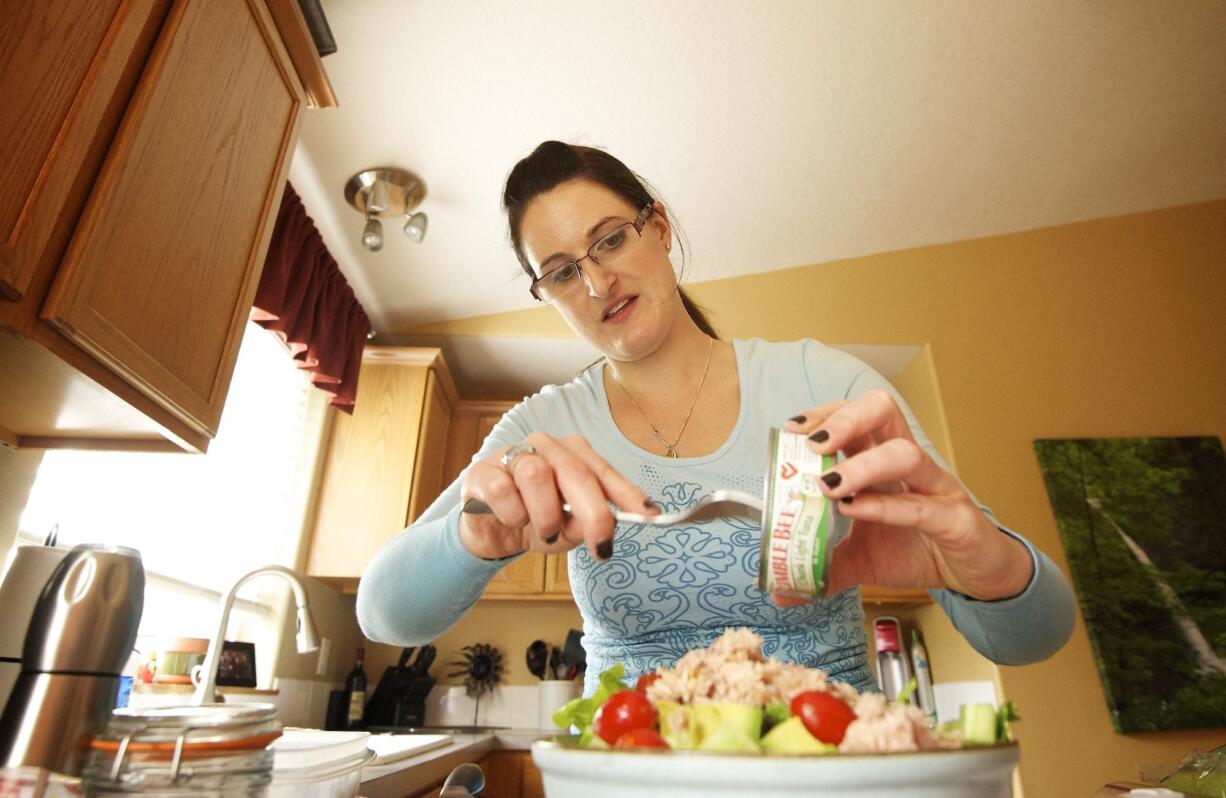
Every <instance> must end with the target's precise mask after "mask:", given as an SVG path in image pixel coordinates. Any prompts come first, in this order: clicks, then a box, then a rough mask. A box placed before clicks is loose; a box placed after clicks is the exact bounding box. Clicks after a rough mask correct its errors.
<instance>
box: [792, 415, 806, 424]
mask: <svg viewBox="0 0 1226 798" xmlns="http://www.w3.org/2000/svg"><path fill="white" fill-rule="evenodd" d="M805 420H806V419H805V417H804V416H792V417H791V418H789V419H788V421H791V422H792V423H793V424H803V423H805Z"/></svg>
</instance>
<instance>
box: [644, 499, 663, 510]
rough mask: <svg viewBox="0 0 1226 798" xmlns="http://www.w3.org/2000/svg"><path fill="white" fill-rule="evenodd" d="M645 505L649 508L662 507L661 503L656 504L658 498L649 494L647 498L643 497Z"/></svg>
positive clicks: (656, 508)
mask: <svg viewBox="0 0 1226 798" xmlns="http://www.w3.org/2000/svg"><path fill="white" fill-rule="evenodd" d="M643 506H644V507H646V508H647V509H648V510H658V509H660V505H658V504H656V500H655V499H653V498H651V497H650V496H648V497H647V498H646V499H643Z"/></svg>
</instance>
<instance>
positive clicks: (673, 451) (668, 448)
mask: <svg viewBox="0 0 1226 798" xmlns="http://www.w3.org/2000/svg"><path fill="white" fill-rule="evenodd" d="M714 349H715V339H714V338H712V339H711V343H710V345H709V346H707V362H706V363H705V364H704V365H703V367H702V379H700V380H698V390H697V391H695V392H694V401H693V402H690V410H689V412H688V413H686V414H685V420H684V421H682V422H681V429H680V430H678V432H677V437H676V438H674V439H673V442H672V443H669V442H668V440H667V439H666V438H665V437H664V436H663V435H661V434H660V430H659V429H658V428H657V427H656V425H655V424H654V423H652V420H651V419H650V418H648V417H647V414H646V413H644V412H643V408H642V407H640V406H639V403H638V402H636V401H635V400H634V396H632V395H631V394H630V392H629V391H627V390H626V386H625V385H622V381H621V380H619V379H617V374H616V372H614V373H613V381H614V382H616V383H617V387H618V388H621V389H622V393H624V394H625V395H626V398H627V399H629V400H630V403H631V404H633V405H634V409H635V410H637V411H639V415H640V416H642V417H643V420H644V421H646V422H647V426H649V427H651V434H652V435H655V436H656V440H658V441H659V442H660V443H662V444H664V449H665V455H666V456H667V457H671V458H673V459H674V460H675V459H677V444H678V443H680V442H681V436H682V435H684V434H685V428H686V425H687V424H689V423H690V416H692V415H694V408H695V407H697V406H698V397H699V396H701V395H702V385H703V383H704V382H706V381H707V371H708V370H710V368H711V352H712V351H713V350H714Z"/></svg>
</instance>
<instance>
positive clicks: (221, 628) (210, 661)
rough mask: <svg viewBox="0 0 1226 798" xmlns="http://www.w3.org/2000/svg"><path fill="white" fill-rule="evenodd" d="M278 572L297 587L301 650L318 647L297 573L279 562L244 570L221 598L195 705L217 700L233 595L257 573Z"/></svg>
mask: <svg viewBox="0 0 1226 798" xmlns="http://www.w3.org/2000/svg"><path fill="white" fill-rule="evenodd" d="M266 574H267V575H268V576H279V577H281V578H282V579H284V580H285V581H287V582H289V586H290V587H291V588H292V589H293V591H294V600H295V602H296V603H297V605H298V618H297V627H298V628H297V634H296V638H297V642H298V653H299V654H307V653H309V652H311V651H315V650H316V649H318V648H319V632H317V631H316V630H315V619H314V618H312V617H311V608H310V607H309V606H307V594H306V588H305V587H303V585H302V580H301V579H300V578H299V577H298V574H296V573H294V572H293V571H291V570H290V569H288V568H285V567H284V566H280V565H265V566H263V567H261V568H257V569H255V570H254V571H251V572H250V573H246V574H243V575H242V576H240V577H239V578H238V580H237V581H235V583H234V585H233V587H231V588H230V591H229V592H228V593H226V595H225V597H224V598H223V599H222V602H221V620H220V621H219V622H218V626H217V634H216V635H214V636H213V639H212V640H211V641H210V642H209V652H208V654H207V655H205V658H204V666H203V668H202V669H201V672H200V684H199V685H198V686H197V687H196V693H195V695H193V696H192V701H191V703H192V705H193V706H202V705H204V704H212V703H215V702H216V701H217V700H218V698H217V696H216V695H215V694H216V692H217V665H218V663H219V662H220V661H221V646H222V642H223V638H225V636H226V624H228V623H229V621H230V610H231V608H233V606H234V597H235V595H236V594H237V593H238V589H239V588H240V587H242V586H243V585H244V584H246V583H247V582H248V581H250V580H252V579H254V578H255V577H257V576H264V575H266Z"/></svg>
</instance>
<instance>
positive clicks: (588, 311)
mask: <svg viewBox="0 0 1226 798" xmlns="http://www.w3.org/2000/svg"><path fill="white" fill-rule="evenodd" d="M503 204H504V207H505V209H506V212H507V217H508V224H509V227H510V234H511V241H512V244H513V246H514V249H515V252H516V254H517V255H518V257H519V260H520V263H521V265H522V266H523V268H524V270H525V271H526V272H527V273H528V274H529V276H530V277H531V278H532V280H533V282H532V289H531V290H532V293H533V296H535V297H536V298H537V299H539V300H542V301H545V302H548V303H549V304H551V305H552V306H553V307H554V308H555V309H556V310H557V312H559V313H560V314H562V317H563V318H564V319H565V320H566V322H567V324H568V325H570V327H571V329H573V330H574V331H575V333H576V334H577V335H579V336H580V337H582V338H583V339H584V340H586V341H587V342H588V343H590V344H592V346H594V347H595V348H596V349H597V350H599V351H600V352H601V353H602V354H603V355H604V358H603V361H602V362H599V363H597V364H596V365H594V366H592V367H590V368H588V369H587V370H586V371H584V372H583V373H582V374H581V375H580V376H578V377H577V378H576V379H575V380H573V381H572V382H570V383H569V384H567V385H563V386H547V387H546V388H544V389H543V390H542V391H541V392H540V393H538V394H536V395H535V396H532V397H530V398H528V399H526V400H525V401H524V402H522V403H521V404H519V405H517V406H516V407H515V408H514V409H512V410H511V411H510V412H508V413H507V414H506V416H504V417H503V419H502V420H501V421H500V422H499V423H498V425H497V426H496V427H495V428H494V430H493V431H492V432H491V434H490V436H489V438H488V439H487V440H486V441H485V443H484V445H483V446H482V448H481V451H480V452H479V453H478V454H477V455H476V456H475V457H474V459H473V462H472V464H471V465H470V466H469V467H468V469H466V470H465V472H464V473H463V474H461V475H460V477H459V478H458V479H457V481H456V482H455V483H454V484H452V485H451V486H450V487H449V488H448V489H447V490H446V491H445V492H444V493H443V495H442V496H440V497H439V499H438V501H436V502H435V503H434V504H433V505H432V506H431V507H430V508H429V509H428V510H427V511H426V512H425V513H424V514H423V515H422V517H421V518H420V519H419V520H418V521H417V523H415V524H414V525H413V526H411V527H410V528H409V529H408V530H406V531H405V532H404V533H403V534H401V535H400V536H398V537H397V538H395V539H394V540H392V541H390V542H389V543H388V544H387V545H386V546H385V547H384V548H383V549H382V550H381V551H380V552H379V554H378V555H377V556H376V557H375V559H374V560H373V561H372V562H371V564H370V566H369V567H368V569H367V571H366V574H365V575H364V577H363V579H362V582H361V586H360V588H359V591H358V604H357V606H358V618H359V620H360V622H361V625H362V628H363V630H364V631H365V633H366V635H367V636H368V637H370V638H371V639H374V640H381V641H385V642H389V643H395V644H400V645H408V644H420V643H424V642H426V641H427V640H430V639H432V638H434V637H435V636H437V635H438V634H439V633H440V632H442V631H444V630H445V629H446V628H448V627H449V626H451V625H452V624H453V623H455V622H456V621H457V620H458V619H459V618H460V616H461V615H463V613H464V612H465V611H467V609H468V608H469V607H470V606H472V604H473V602H475V601H476V600H477V598H478V597H479V596H480V594H481V592H482V590H483V589H484V587H485V585H486V583H487V582H488V580H489V579H490V577H492V576H493V575H494V574H495V573H496V572H497V570H498V569H499V568H500V567H502V565H503V564H505V561H506V560H507V559H508V558H511V557H515V556H517V555H519V554H521V553H522V552H524V551H528V550H533V551H544V552H566V551H569V552H570V554H569V574H570V582H571V587H572V590H573V592H574V594H575V600H576V602H577V604H578V606H579V609H580V611H581V612H582V614H583V618H584V638H583V644H584V648H585V649H586V652H587V660H588V676H587V680H588V681H587V685H586V687H587V692H589V693H590V692H591V691H592V690H593V689H594V685H595V676H596V675H597V674H599V673H600V671H602V670H604V669H606V668H607V667H609V666H611V665H612V664H613V663H615V662H623V663H624V664H625V665H626V668H627V673H628V675H629V676H630V677H634V676H637V675H638V674H640V673H643V672H646V671H648V670H651V669H653V668H656V667H658V666H661V665H671V664H673V663H674V662H675V661H676V659H677V658H678V657H680V656H681V655H682V654H683V653H685V652H686V651H687V650H689V649H691V648H694V647H696V646H706V645H708V644H710V643H711V642H712V641H713V640H714V639H715V638H716V637H717V636H718V635H719V634H720V633H721V631H722V630H723V629H724V627H726V626H751V627H753V628H754V630H755V631H756V632H758V633H759V634H760V635H762V636H763V637H764V639H765V641H766V643H765V651H766V653H767V654H773V655H775V656H777V657H779V658H781V659H785V660H790V661H795V662H801V663H804V664H806V665H811V666H820V667H822V668H824V669H826V670H827V671H829V672H830V673H831V674H832V676H833V677H834V678H837V679H841V680H844V681H847V682H850V683H852V684H854V685H855V686H856V687H857V688H860V689H865V688H867V687H870V686H871V684H872V676H871V672H870V670H869V666H868V651H867V647H866V641H865V637H864V632H863V627H862V624H863V611H862V609H861V607H860V595H859V590H858V589H856V588H857V586H858V585H860V584H876V585H883V586H889V587H924V588H931V589H932V595H933V596H934V597H935V599H936V600H937V601H938V602H940V604H941V606H942V607H943V608H944V609H945V611H946V612H947V613H948V614H949V615H950V617H951V619H952V620H953V622H954V624H955V625H956V626H957V627H958V628H959V629H960V630H962V632H963V634H964V635H965V636H966V637H967V639H968V641H969V642H970V643H971V644H972V645H973V646H974V647H975V648H976V649H977V650H979V651H980V652H981V653H983V654H984V655H985V656H987V657H989V658H990V659H992V660H994V661H995V662H998V663H1002V664H1022V663H1026V662H1033V661H1037V660H1040V659H1043V658H1046V657H1047V656H1049V655H1050V654H1052V653H1053V652H1054V651H1056V650H1057V649H1058V648H1060V646H1062V645H1063V644H1064V642H1065V641H1066V640H1067V639H1068V635H1069V634H1070V632H1071V629H1072V623H1073V615H1074V610H1073V597H1072V592H1071V590H1070V588H1069V586H1068V583H1067V581H1066V580H1065V578H1064V576H1063V574H1062V573H1061V572H1060V570H1059V569H1058V568H1057V567H1056V566H1055V565H1054V564H1053V563H1052V562H1051V560H1049V559H1048V558H1047V557H1046V556H1045V555H1043V554H1041V553H1039V552H1038V551H1036V550H1035V549H1034V548H1033V547H1032V546H1031V545H1030V544H1029V543H1027V542H1026V541H1024V540H1023V539H1022V538H1021V537H1019V536H1018V535H1016V534H1014V533H1012V532H1010V531H1007V530H1005V529H1004V528H1003V527H1000V526H999V525H998V524H997V523H996V521H995V520H994V519H993V518H992V516H991V515H990V514H989V512H988V511H987V510H986V509H985V508H982V507H980V506H978V505H977V504H976V503H975V501H974V499H973V498H972V497H971V495H970V494H969V493H968V492H967V491H966V490H965V488H963V487H962V485H961V484H960V483H959V482H958V480H957V479H956V478H954V477H953V476H952V475H951V474H950V473H949V471H948V469H947V468H946V467H945V466H944V464H943V463H942V462H941V459H940V457H939V456H938V455H937V454H936V452H935V450H934V449H933V447H932V445H931V444H930V443H929V441H928V439H927V438H926V437H924V434H923V432H922V431H921V430H920V429H919V426H918V425H917V424H916V422H915V419H914V418H913V417H912V415H911V413H910V411H909V410H908V409H907V408H906V405H905V404H904V403H903V401H902V400H901V398H900V397H899V396H898V394H897V392H896V391H895V390H894V389H893V388H892V387H891V386H890V385H889V384H888V383H887V382H886V380H885V379H884V378H882V377H881V376H880V375H878V374H877V373H876V372H874V371H873V370H872V369H870V368H869V367H867V366H866V365H864V364H863V363H861V362H859V361H858V360H856V359H855V358H853V357H851V356H849V355H847V354H844V353H842V352H839V351H836V350H833V349H830V348H827V347H825V346H822V345H821V344H818V343H817V342H815V341H798V342H792V343H768V342H764V341H761V340H750V341H739V340H738V341H732V342H729V341H721V340H719V339H718V337H717V336H716V335H715V333H714V331H713V330H712V329H711V326H710V325H709V324H708V323H707V321H706V319H705V318H704V317H703V316H702V313H701V312H700V311H699V310H698V309H697V308H696V307H695V306H694V305H693V303H692V302H690V301H689V300H688V298H687V297H686V296H685V294H684V293H683V292H682V290H681V289H680V288H679V287H678V283H677V278H676V275H675V273H674V271H673V267H672V263H671V260H670V252H671V250H672V247H673V242H674V229H673V224H672V222H671V220H670V218H669V216H668V211H667V209H666V208H665V207H664V205H663V204H661V203H660V202H659V201H658V200H657V199H656V198H654V197H653V196H652V195H651V194H650V193H649V192H648V191H647V189H646V188H645V187H644V185H643V183H642V181H640V180H639V179H638V178H637V176H636V175H635V174H634V173H633V172H631V171H630V170H629V169H628V168H627V167H626V166H625V165H624V164H622V163H621V162H620V161H618V160H617V159H616V158H614V157H612V156H611V155H608V154H607V153H604V152H602V151H600V150H596V149H591V148H587V147H575V146H571V145H567V144H563V143H560V142H545V143H544V144H542V145H540V146H539V147H537V149H536V150H535V151H534V152H533V153H532V154H531V155H529V156H528V157H527V158H525V159H524V160H522V161H520V162H519V164H517V165H516V166H515V168H514V169H513V170H512V172H511V174H510V176H509V177H508V179H507V184H506V188H505V191H504V195H503ZM771 427H783V428H784V429H786V430H789V431H792V432H798V433H803V434H805V435H807V436H809V438H810V441H811V444H810V445H811V446H812V448H813V449H814V450H815V451H817V452H820V453H835V452H839V453H841V454H842V455H843V458H844V459H843V460H842V461H841V462H839V463H838V465H836V467H835V468H834V469H832V470H831V471H830V472H828V473H827V474H826V475H825V476H824V477H823V483H824V487H823V490H824V491H825V492H826V494H827V495H828V496H830V497H831V498H832V499H835V500H837V501H836V507H837V509H838V513H839V517H840V521H841V523H842V525H843V528H844V529H845V528H846V524H847V523H848V522H849V521H850V523H851V525H852V531H851V533H850V535H849V536H848V537H847V538H846V540H845V541H844V542H843V543H842V544H841V545H840V546H838V547H837V548H836V549H835V552H834V556H833V561H832V564H831V585H830V589H829V591H828V598H824V599H822V600H819V601H816V602H799V601H788V602H779V603H772V602H771V601H770V600H769V597H767V596H766V595H764V594H763V593H762V592H761V591H759V590H758V589H757V587H756V582H757V564H758V544H759V540H760V535H761V531H760V529H759V528H758V527H757V526H755V525H753V524H749V523H747V522H744V521H740V520H738V519H720V520H717V521H712V522H707V523H703V524H700V525H697V524H691V525H683V526H681V527H677V528H664V529H661V528H657V527H649V526H642V525H624V526H622V527H620V528H618V527H617V526H616V525H615V522H614V520H613V517H612V515H611V514H610V512H609V508H608V504H609V502H612V503H613V504H615V505H617V506H618V507H621V508H622V509H625V510H629V511H631V512H648V513H651V512H658V511H660V510H669V511H671V510H677V509H682V508H684V507H686V506H688V505H690V504H692V503H694V502H695V501H696V500H697V499H698V497H700V496H702V495H703V494H705V493H708V492H710V491H712V490H716V489H718V488H739V489H741V490H746V491H749V492H752V493H756V494H761V493H762V489H763V475H764V472H765V468H766V461H767V435H768V430H769V429H770V428H771ZM473 500H476V502H479V503H481V504H484V505H485V507H486V508H488V510H490V511H489V512H474V511H473V510H474V509H475V508H477V507H478V505H476V504H475V503H474V502H473ZM466 502H467V503H468V504H467V507H468V510H469V511H467V512H466V511H464V509H465V504H466ZM563 502H566V503H568V504H569V505H570V508H571V513H570V515H569V516H566V515H564V514H563V512H562V503H563Z"/></svg>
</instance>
